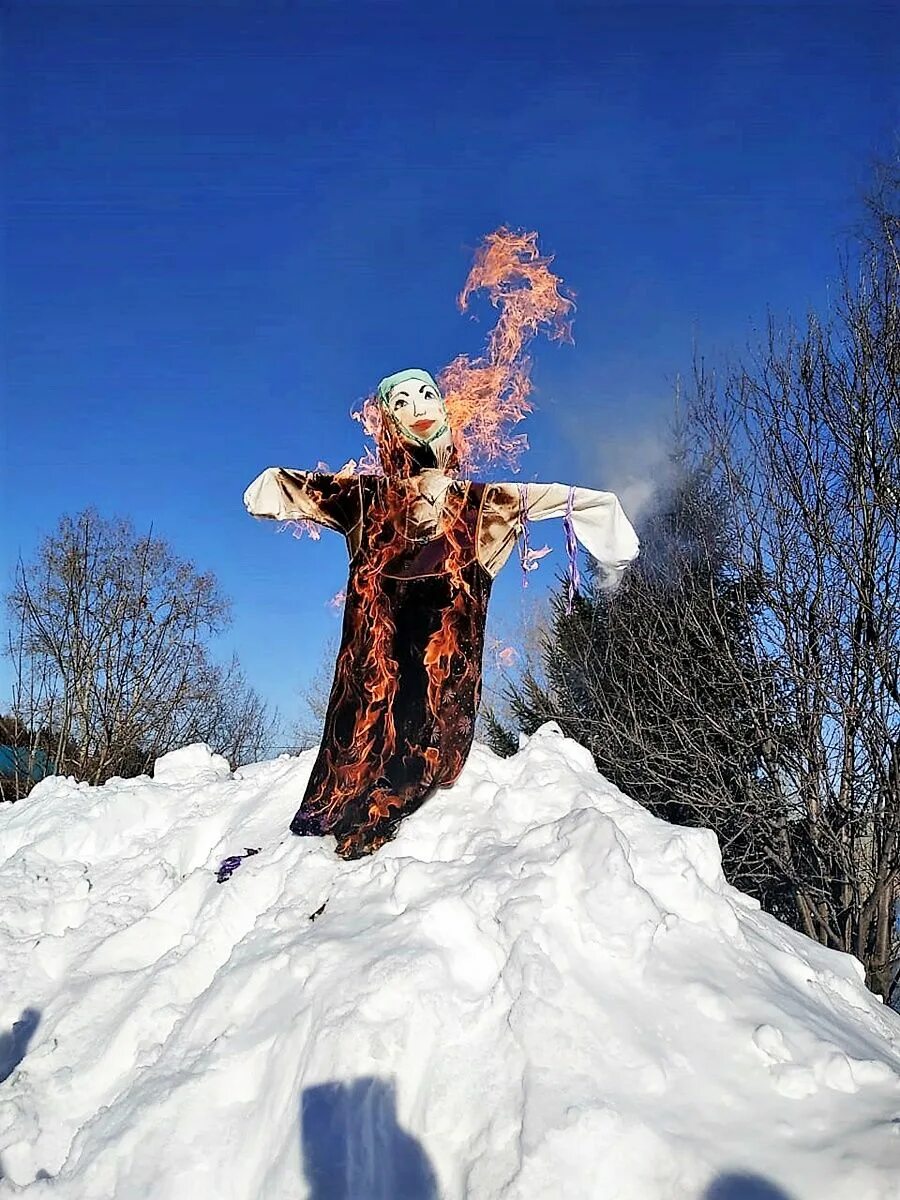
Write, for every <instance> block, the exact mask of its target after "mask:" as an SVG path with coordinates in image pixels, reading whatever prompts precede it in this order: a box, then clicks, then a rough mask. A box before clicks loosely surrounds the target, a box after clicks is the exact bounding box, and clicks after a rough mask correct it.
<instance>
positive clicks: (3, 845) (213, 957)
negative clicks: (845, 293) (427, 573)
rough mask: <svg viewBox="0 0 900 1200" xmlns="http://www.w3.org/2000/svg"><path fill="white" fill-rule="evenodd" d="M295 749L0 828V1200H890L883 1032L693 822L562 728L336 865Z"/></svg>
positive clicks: (836, 966) (896, 1080)
mask: <svg viewBox="0 0 900 1200" xmlns="http://www.w3.org/2000/svg"><path fill="white" fill-rule="evenodd" d="M313 758H314V753H313V752H307V753H305V754H303V755H301V756H300V757H299V758H289V757H282V758H280V759H277V760H275V761H273V762H269V763H260V764H256V765H255V766H254V767H252V768H246V769H243V770H241V771H238V772H236V774H235V775H234V776H233V777H232V776H231V775H230V773H229V772H228V769H227V764H226V763H225V762H224V760H223V759H220V758H218V757H217V756H215V755H213V754H211V752H210V751H209V750H208V748H206V747H188V748H186V749H185V750H183V751H179V752H177V753H176V754H172V755H167V756H166V757H165V758H164V759H161V760H160V761H159V762H158V763H157V769H156V771H155V773H154V778H153V779H152V780H150V779H146V778H143V779H132V780H116V781H113V782H111V783H110V784H107V785H106V787H103V788H85V787H83V786H78V785H76V784H74V783H73V782H72V781H66V780H53V781H48V783H47V784H44V785H40V788H38V789H35V791H34V792H33V793H32V795H31V796H30V797H29V798H28V799H27V800H25V801H23V802H21V803H20V804H16V805H13V806H9V807H8V808H6V809H4V810H3V811H2V812H0V905H2V909H0V911H2V914H3V917H2V921H0V979H2V988H0V1065H2V1066H3V1067H4V1071H3V1072H0V1074H3V1073H5V1074H7V1076H8V1078H6V1080H5V1082H4V1083H2V1085H0V1175H2V1177H3V1179H2V1182H0V1197H7V1196H9V1197H12V1196H18V1195H19V1194H20V1193H21V1191H22V1190H24V1192H25V1193H27V1194H34V1195H35V1196H39V1195H43V1194H45V1193H46V1194H48V1195H51V1194H52V1196H53V1197H54V1198H56V1200H110V1198H114V1200H146V1198H148V1197H152V1200H176V1198H177V1200H183V1198H184V1197H185V1196H190V1197H191V1200H303V1198H304V1197H307V1198H313V1200H326V1198H329V1200H330V1198H338V1197H340V1198H342V1200H405V1198H407V1197H408V1198H409V1200H439V1198H440V1200H463V1198H466V1200H605V1198H607V1197H610V1198H611V1197H616V1198H617V1200H726V1198H727V1200H735V1198H736V1197H745V1196H746V1197H750V1196H754V1197H755V1196H759V1197H763V1196H765V1197H768V1198H769V1200H775V1198H776V1197H777V1198H780V1200H897V1198H898V1196H900V1186H898V1180H900V1020H898V1018H897V1016H896V1014H894V1013H892V1012H890V1011H889V1010H887V1009H886V1008H885V1007H884V1006H883V1005H882V1004H881V1003H879V1001H878V1000H877V999H876V998H875V997H873V996H872V995H871V994H870V993H869V992H867V991H866V989H865V987H864V986H863V984H862V981H861V976H860V973H859V964H858V963H857V962H856V960H855V959H851V958H849V957H848V956H846V955H841V954H836V953H834V952H832V951H829V950H826V949H824V948H823V947H821V946H819V945H817V944H815V943H813V942H811V941H809V940H808V939H806V938H804V937H802V936H801V935H800V934H798V933H795V932H794V931H792V930H791V929H788V928H787V927H785V926H783V925H781V924H779V923H778V922H777V921H776V920H774V919H773V918H772V917H770V916H767V915H766V914H765V913H763V912H761V911H760V910H759V907H758V905H756V904H755V903H754V902H752V901H750V900H749V899H748V898H747V897H745V896H742V895H741V894H740V893H739V892H737V891H735V890H734V889H733V888H731V887H729V886H728V884H727V883H726V882H725V880H724V878H723V876H722V872H721V864H720V859H719V855H718V849H717V847H716V845H715V840H714V839H713V838H712V836H711V835H710V834H709V833H708V832H705V831H697V830H695V831H692V830H686V829H681V828H677V827H674V826H671V825H667V824H665V823H664V822H662V821H658V820H655V819H654V818H652V817H650V816H649V815H648V814H647V813H646V812H645V811H644V810H643V809H642V808H641V807H640V806H639V805H637V804H635V803H634V802H633V801H632V800H630V799H629V798H628V797H627V796H623V795H622V794H621V792H619V791H617V790H616V789H615V788H614V787H612V786H611V785H610V784H609V783H608V782H607V781H606V780H604V779H603V778H602V777H601V776H599V775H598V774H597V773H596V771H595V770H594V767H593V764H592V762H591V759H590V756H589V755H588V754H587V752H586V751H585V750H584V749H583V748H581V747H580V746H577V745H576V744H575V743H573V742H571V741H568V740H566V739H565V738H563V737H562V735H561V734H560V732H559V730H558V729H554V728H551V727H546V728H545V729H543V730H541V731H539V732H538V733H537V734H535V735H534V736H533V737H531V738H529V739H527V740H524V741H523V746H522V749H521V750H520V751H519V753H518V754H516V755H514V756H513V757H512V758H509V759H505V760H501V759H498V758H496V757H495V756H494V755H492V754H491V753H490V752H489V751H487V750H485V749H484V748H483V747H480V746H476V747H475V748H474V750H473V752H472V755H471V757H470V760H469V763H468V765H467V767H466V769H465V771H464V773H463V775H462V777H461V778H460V780H459V781H458V782H457V783H456V784H455V785H454V786H453V787H452V788H449V789H447V790H446V791H443V792H440V793H438V794H437V795H436V796H434V797H433V798H432V799H431V800H429V801H428V803H426V804H425V805H424V806H423V807H422V809H420V811H419V812H418V813H416V814H414V815H413V816H412V817H410V818H408V819H407V820H406V821H405V822H404V824H403V826H402V828H401V830H400V833H399V836H398V837H397V839H396V841H394V842H392V843H390V844H389V845H387V846H385V847H383V848H382V850H380V851H379V852H378V853H377V854H376V855H375V856H373V857H372V858H370V859H365V860H362V861H360V862H354V863H345V862H343V861H342V860H340V859H338V858H337V857H336V856H335V855H334V853H333V845H334V843H333V841H332V839H327V838H326V839H299V838H294V837H292V836H291V835H289V834H288V833H287V827H288V823H289V821H290V819H291V817H292V815H293V813H294V811H295V810H296V807H297V803H298V801H299V798H300V796H301V795H302V793H303V789H304V786H305V783H306V780H307V778H308V775H309V772H310V770H311V767H312V762H313ZM246 846H261V847H262V850H261V852H260V853H259V854H258V855H255V856H253V857H250V858H248V859H246V860H245V861H244V862H243V864H242V866H241V869H240V871H238V872H237V873H236V874H235V875H234V877H233V878H232V879H231V880H230V881H229V882H228V883H227V884H225V885H224V886H220V885H219V884H217V883H216V874H215V873H216V868H217V866H218V864H219V863H220V862H221V860H222V859H223V858H225V857H227V856H228V855H229V854H234V853H241V852H242V851H243V850H244V848H245V847H246ZM4 1038H5V1040H4Z"/></svg>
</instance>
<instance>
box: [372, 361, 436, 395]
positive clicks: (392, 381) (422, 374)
mask: <svg viewBox="0 0 900 1200" xmlns="http://www.w3.org/2000/svg"><path fill="white" fill-rule="evenodd" d="M408 379H417V380H418V381H419V383H430V384H431V386H432V387H433V388H434V390H435V391H436V392H437V394H438V395H439V396H441V389H440V388H439V387H438V385H437V384H436V383H435V381H434V378H433V376H431V375H429V374H428V372H427V371H422V370H420V369H419V368H418V367H408V368H407V369H406V370H405V371H396V372H395V373H394V374H393V375H387V376H386V377H385V378H384V379H382V381H381V383H379V385H378V392H377V396H378V399H379V400H380V402H381V403H382V404H384V403H385V401H386V400H387V398H388V396H390V394H391V389H392V388H395V387H396V386H397V384H398V383H406V381H407V380H408ZM443 398H444V397H443V396H441V399H442V400H443Z"/></svg>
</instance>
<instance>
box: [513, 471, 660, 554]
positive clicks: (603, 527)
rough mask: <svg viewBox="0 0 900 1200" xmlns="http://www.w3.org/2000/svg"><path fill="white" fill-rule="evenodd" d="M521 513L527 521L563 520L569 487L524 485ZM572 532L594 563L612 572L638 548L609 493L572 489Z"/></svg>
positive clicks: (627, 524) (546, 484)
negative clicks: (595, 561) (558, 518)
mask: <svg viewBox="0 0 900 1200" xmlns="http://www.w3.org/2000/svg"><path fill="white" fill-rule="evenodd" d="M520 486H522V487H523V488H524V490H525V513H526V515H527V517H528V519H529V520H531V521H545V520H547V519H548V518H550V517H564V516H565V515H566V511H567V509H568V504H569V490H570V489H569V488H568V487H566V485H565V484H563V483H526V484H522V485H520ZM571 491H572V529H573V532H574V534H575V536H576V538H577V539H578V541H579V542H580V543H581V545H582V546H584V548H585V550H587V552H588V553H589V554H591V555H592V556H593V557H594V558H596V559H597V561H598V562H600V563H602V564H603V565H604V566H606V567H611V568H613V569H616V568H622V567H624V566H627V564H628V563H630V562H632V561H633V560H634V559H635V558H637V555H638V551H639V549H640V543H639V542H638V538H637V534H636V533H635V532H634V529H633V528H632V525H631V522H630V521H629V520H628V518H627V517H626V516H625V513H624V511H623V509H622V505H621V504H620V503H619V498H618V496H616V495H615V494H614V493H613V492H595V491H594V490H593V489H592V488H582V487H576V488H572V489H571Z"/></svg>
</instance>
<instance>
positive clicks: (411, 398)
mask: <svg viewBox="0 0 900 1200" xmlns="http://www.w3.org/2000/svg"><path fill="white" fill-rule="evenodd" d="M385 407H386V408H387V411H388V412H389V413H390V415H391V417H392V418H393V420H394V424H395V426H396V427H397V431H398V433H399V434H400V436H401V437H402V438H403V440H404V441H406V442H409V443H411V444H412V445H415V446H430V445H431V444H432V442H434V441H435V439H436V438H438V437H440V436H441V434H445V433H446V432H447V410H446V409H445V408H444V401H443V400H442V399H441V396H440V393H439V392H438V391H437V390H436V389H435V388H434V387H433V386H432V385H431V384H430V383H426V382H424V380H421V379H406V380H404V381H403V382H402V383H398V384H395V385H394V387H392V388H391V390H390V393H389V394H388V398H387V401H386V404H385Z"/></svg>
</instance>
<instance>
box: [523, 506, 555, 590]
mask: <svg viewBox="0 0 900 1200" xmlns="http://www.w3.org/2000/svg"><path fill="white" fill-rule="evenodd" d="M519 530H520V532H521V535H522V544H521V546H520V547H519V560H520V562H521V563H522V587H523V588H527V587H528V572H529V571H536V570H537V569H538V567H539V566H540V560H541V559H542V558H543V557H544V555H545V554H549V553H550V547H549V546H541V547H540V548H539V549H537V550H532V548H531V544H530V543H529V541H528V506H527V505H526V503H525V488H524V487H522V486H521V485H520V486H519Z"/></svg>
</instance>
